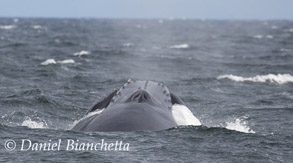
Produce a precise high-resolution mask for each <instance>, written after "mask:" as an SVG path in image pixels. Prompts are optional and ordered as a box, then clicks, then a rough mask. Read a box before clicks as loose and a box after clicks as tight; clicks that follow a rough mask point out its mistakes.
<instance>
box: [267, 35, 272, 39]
mask: <svg viewBox="0 0 293 163" xmlns="http://www.w3.org/2000/svg"><path fill="white" fill-rule="evenodd" d="M266 38H268V39H273V38H274V36H273V35H266Z"/></svg>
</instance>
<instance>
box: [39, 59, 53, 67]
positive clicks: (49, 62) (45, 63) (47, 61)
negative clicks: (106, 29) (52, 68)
mask: <svg viewBox="0 0 293 163" xmlns="http://www.w3.org/2000/svg"><path fill="white" fill-rule="evenodd" d="M51 64H57V62H56V61H55V59H47V60H46V61H44V62H42V63H41V65H43V66H46V65H51Z"/></svg>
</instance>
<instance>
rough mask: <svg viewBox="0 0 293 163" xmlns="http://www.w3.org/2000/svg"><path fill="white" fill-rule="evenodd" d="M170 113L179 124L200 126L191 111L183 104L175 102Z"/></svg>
mask: <svg viewBox="0 0 293 163" xmlns="http://www.w3.org/2000/svg"><path fill="white" fill-rule="evenodd" d="M172 114H173V117H174V119H175V121H176V123H177V125H180V126H187V125H193V126H200V125H201V123H200V121H199V120H198V119H197V118H196V117H195V116H194V115H193V114H192V112H191V111H190V110H189V109H188V108H187V107H186V106H184V105H179V104H175V105H173V106H172Z"/></svg>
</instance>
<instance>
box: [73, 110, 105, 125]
mask: <svg viewBox="0 0 293 163" xmlns="http://www.w3.org/2000/svg"><path fill="white" fill-rule="evenodd" d="M104 110H105V108H104V109H101V110H95V111H93V112H89V113H88V114H87V115H86V116H85V117H82V118H81V119H79V120H76V121H74V122H73V124H72V126H71V128H70V130H71V129H72V128H73V127H74V126H75V125H76V124H78V123H79V122H80V121H82V120H84V119H86V118H89V117H91V116H94V115H97V114H101V113H102V112H103V111H104Z"/></svg>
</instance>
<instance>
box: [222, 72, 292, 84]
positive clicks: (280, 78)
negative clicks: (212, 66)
mask: <svg viewBox="0 0 293 163" xmlns="http://www.w3.org/2000/svg"><path fill="white" fill-rule="evenodd" d="M217 79H218V80H219V79H230V80H233V81H236V82H245V81H250V82H258V83H265V82H269V83H277V84H286V83H289V82H293V76H291V75H290V74H277V75H275V74H268V75H257V76H255V77H247V78H246V77H242V76H235V75H221V76H218V77H217Z"/></svg>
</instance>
